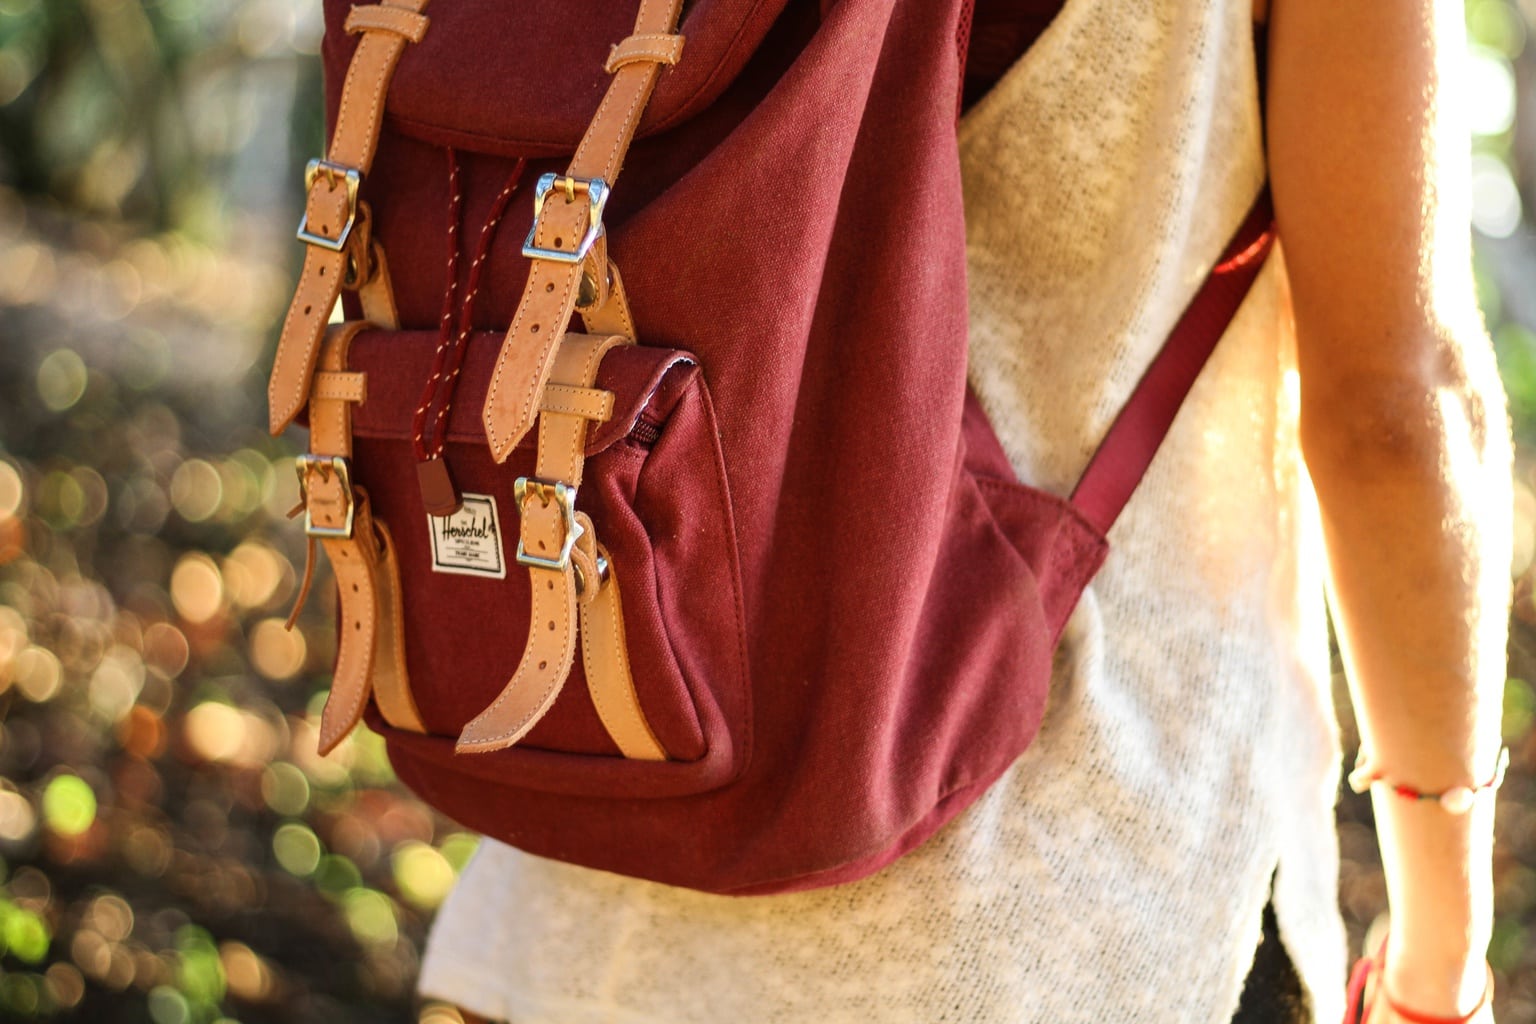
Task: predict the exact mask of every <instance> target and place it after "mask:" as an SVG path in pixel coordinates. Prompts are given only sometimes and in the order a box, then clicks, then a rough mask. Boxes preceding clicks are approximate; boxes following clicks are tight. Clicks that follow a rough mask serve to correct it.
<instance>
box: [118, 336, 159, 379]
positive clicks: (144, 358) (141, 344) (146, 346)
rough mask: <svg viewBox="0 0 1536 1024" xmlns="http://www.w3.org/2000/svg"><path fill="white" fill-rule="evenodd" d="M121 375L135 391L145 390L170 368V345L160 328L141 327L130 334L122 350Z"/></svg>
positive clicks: (119, 373)
mask: <svg viewBox="0 0 1536 1024" xmlns="http://www.w3.org/2000/svg"><path fill="white" fill-rule="evenodd" d="M122 355H123V358H122V367H121V369H120V370H119V371H118V376H119V377H120V378H121V380H122V382H123V383H124V384H127V385H128V386H129V387H130V388H133V389H134V390H135V391H146V390H148V389H150V388H152V387H154V386H155V385H156V384H159V383H160V382H161V381H163V380H164V379H165V378H166V375H167V374H169V373H170V371H171V347H170V345H168V344H166V341H165V336H164V335H162V334H161V333H160V332H158V331H153V330H147V329H140V330H136V331H133V332H131V333H130V334H129V336H128V338H127V341H126V343H125V344H124V346H123V351H122Z"/></svg>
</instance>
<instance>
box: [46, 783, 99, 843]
mask: <svg viewBox="0 0 1536 1024" xmlns="http://www.w3.org/2000/svg"><path fill="white" fill-rule="evenodd" d="M43 821H45V822H46V823H47V824H48V827H49V828H50V829H52V830H53V831H55V832H57V833H58V834H59V835H61V836H70V837H72V836H78V835H83V834H84V833H85V832H87V831H88V830H89V829H90V827H91V825H93V824H94V823H95V821H96V793H95V791H94V790H92V789H91V787H90V784H89V783H87V782H86V781H85V780H84V779H82V778H80V776H78V775H67V774H66V775H57V776H55V777H54V778H53V779H52V780H51V781H49V783H48V786H47V788H46V789H44V790H43Z"/></svg>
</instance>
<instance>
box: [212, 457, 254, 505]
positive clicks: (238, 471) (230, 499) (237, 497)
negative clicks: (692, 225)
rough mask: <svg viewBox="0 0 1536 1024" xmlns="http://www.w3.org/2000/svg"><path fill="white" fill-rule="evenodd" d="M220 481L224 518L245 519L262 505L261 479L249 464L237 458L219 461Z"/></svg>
mask: <svg viewBox="0 0 1536 1024" xmlns="http://www.w3.org/2000/svg"><path fill="white" fill-rule="evenodd" d="M218 469H219V482H220V484H221V489H222V494H223V500H222V502H221V503H220V505H219V516H220V518H222V519H231V520H233V519H243V518H245V517H246V516H248V515H250V514H251V513H252V512H254V511H256V509H257V508H259V507H260V506H261V481H260V480H259V479H257V477H256V474H255V473H253V472H251V469H250V467H249V466H247V465H245V464H244V463H243V462H240V461H237V460H235V459H226V460H225V461H223V462H221V463H219V467H218Z"/></svg>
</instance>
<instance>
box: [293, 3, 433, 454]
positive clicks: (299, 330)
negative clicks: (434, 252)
mask: <svg viewBox="0 0 1536 1024" xmlns="http://www.w3.org/2000/svg"><path fill="white" fill-rule="evenodd" d="M426 5H427V0H384V2H383V3H382V4H379V5H377V6H378V7H380V8H386V7H387V8H390V9H392V10H398V11H400V14H398V15H397V14H394V13H392V10H390V11H379V10H374V11H373V12H372V13H370V14H363V15H359V14H358V12H359V11H362V10H364V8H361V7H357V8H354V9H353V11H352V15H351V16H350V17H349V19H348V21H349V23H351V22H353V21H354V20H355V21H357V23H358V27H357V29H356V31H360V32H362V33H363V37H362V39H361V40H359V41H358V44H357V51H356V52H355V53H354V54H353V55H352V63H351V65H350V66H349V67H348V68H347V77H346V81H345V83H344V84H343V85H342V91H341V104H340V106H339V107H338V108H337V114H336V128H335V131H334V132H332V134H331V145H330V148H329V150H327V152H326V158H325V160H323V161H316V162H314V163H312V164H311V165H310V170H309V171H308V172H307V174H306V182H305V193H306V195H305V201H304V220H303V221H302V222H300V233H299V237H300V238H301V239H302V240H304V241H305V242H306V243H307V244H306V246H305V250H304V269H303V271H301V273H300V275H299V284H298V288H297V289H296V290H295V292H294V296H293V302H292V303H291V304H290V305H289V307H288V315H287V316H286V317H285V318H284V320H283V331H282V335H281V337H280V338H279V340H278V343H277V358H276V359H275V360H274V361H273V364H272V377H271V379H270V381H269V382H268V385H267V406H268V414H267V419H268V422H267V425H268V427H269V429H270V430H271V431H272V433H273V434H279V433H282V431H283V428H285V427H286V426H287V425H288V424H289V423H291V422H293V418H294V417H295V416H297V415H298V413H299V410H300V409H301V408H303V406H304V403H305V401H306V400H307V399H308V397H309V378H310V375H311V374H312V373H313V372H314V367H315V359H316V357H317V355H318V353H319V346H320V336H321V334H322V333H323V332H324V330H325V325H326V323H327V322H328V321H329V320H330V316H331V309H332V307H333V306H335V305H336V297H337V295H339V294H340V292H341V288H342V283H343V277H344V275H345V273H346V269H347V263H348V260H349V259H352V260H354V262H355V263H359V264H360V263H363V262H366V261H367V258H368V256H369V255H370V253H369V248H368V246H367V245H366V244H365V245H364V246H363V255H362V258H361V259H359V258H358V257H357V255H356V248H357V244H358V243H357V241H356V239H354V237H353V235H354V234H355V233H354V232H353V231H352V228H353V227H354V226H355V225H356V223H357V216H358V199H357V191H358V188H359V187H360V185H361V183H362V177H363V175H365V174H367V173H368V170H369V168H370V167H372V165H373V155H374V151H375V149H376V148H377V147H378V143H379V130H380V126H381V125H382V123H383V118H384V95H385V93H386V92H387V91H388V89H389V80H390V77H391V76H392V75H393V74H394V70H395V65H396V64H397V63H398V62H399V60H400V55H401V53H402V52H403V51H404V49H405V46H406V43H407V41H408V40H410V39H411V38H412V37H413V36H414V37H416V38H419V33H420V32H424V31H425V30H426V18H425V17H423V16H422V15H421V13H420V12H421V10H422V8H424V7H426ZM418 30H419V31H418ZM349 250H351V251H349Z"/></svg>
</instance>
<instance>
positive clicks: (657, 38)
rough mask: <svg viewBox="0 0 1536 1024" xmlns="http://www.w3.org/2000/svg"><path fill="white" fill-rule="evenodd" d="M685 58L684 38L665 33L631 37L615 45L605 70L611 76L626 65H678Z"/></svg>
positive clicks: (609, 53) (610, 52)
mask: <svg viewBox="0 0 1536 1024" xmlns="http://www.w3.org/2000/svg"><path fill="white" fill-rule="evenodd" d="M682 56H683V37H682V36H679V35H671V34H668V33H663V32H650V33H645V34H642V35H633V36H629V37H628V38H627V39H622V40H620V41H619V42H617V43H614V44H613V48H612V49H611V50H609V51H608V60H607V62H606V63H604V65H603V70H604V71H606V72H608V73H609V74H610V75H611V74H613V73H614V72H615V71H617V70H619V68H621V67H623V66H624V65H626V64H640V63H644V64H667V65H672V64H676V63H677V62H678V61H679V60H681V59H682Z"/></svg>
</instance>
